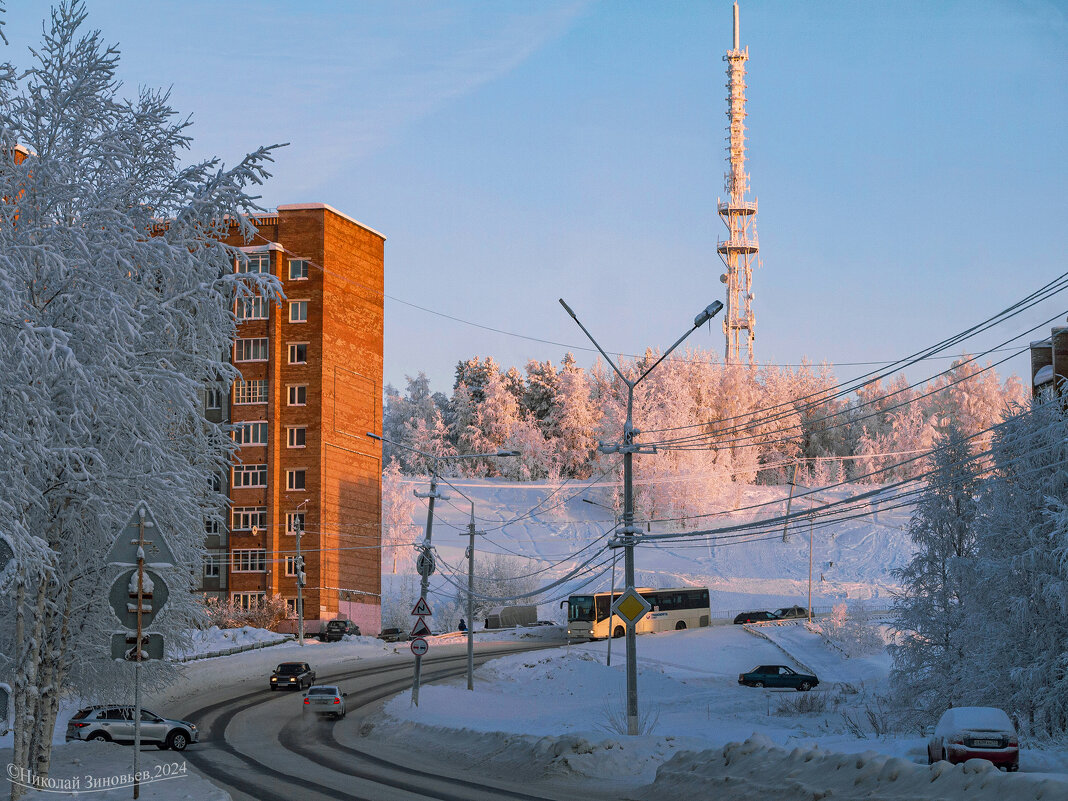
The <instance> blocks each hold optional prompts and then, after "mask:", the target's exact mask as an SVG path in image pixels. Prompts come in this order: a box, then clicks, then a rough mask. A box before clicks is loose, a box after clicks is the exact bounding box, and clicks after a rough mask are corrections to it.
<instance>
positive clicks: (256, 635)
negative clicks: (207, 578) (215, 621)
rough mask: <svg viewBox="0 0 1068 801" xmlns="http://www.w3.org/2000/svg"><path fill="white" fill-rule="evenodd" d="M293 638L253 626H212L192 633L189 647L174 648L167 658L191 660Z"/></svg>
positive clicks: (169, 651)
mask: <svg viewBox="0 0 1068 801" xmlns="http://www.w3.org/2000/svg"><path fill="white" fill-rule="evenodd" d="M291 636H292V635H288V634H279V633H278V632H277V631H268V630H267V629H257V628H253V627H252V626H242V627H241V628H239V629H220V628H219V627H218V626H212V627H211V628H210V629H203V630H197V631H192V632H190V633H189V638H190V642H189V645H188V646H187V647H184V648H172V649H170V650H168V652H167V656H168V657H169V658H171V659H189V658H191V657H195V656H200V655H202V654H213V653H217V652H219V651H225V650H226V649H228V648H239V647H241V646H249V645H257V644H260V643H262V644H264V645H266V644H268V643H280V642H285V641H286V640H288V639H290V638H291Z"/></svg>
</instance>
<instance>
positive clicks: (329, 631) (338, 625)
mask: <svg viewBox="0 0 1068 801" xmlns="http://www.w3.org/2000/svg"><path fill="white" fill-rule="evenodd" d="M346 634H352V635H355V636H356V637H359V636H360V627H359V626H357V625H356V624H355V623H353V622H352V621H351V620H328V621H326V622H325V623H323V625H322V628H320V629H319V639H320V640H322V641H323V642H341V638H342V637H344V636H345V635H346Z"/></svg>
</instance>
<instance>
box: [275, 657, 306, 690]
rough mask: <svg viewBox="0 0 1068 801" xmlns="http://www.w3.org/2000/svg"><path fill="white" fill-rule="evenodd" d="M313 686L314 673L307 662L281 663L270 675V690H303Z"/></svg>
mask: <svg viewBox="0 0 1068 801" xmlns="http://www.w3.org/2000/svg"><path fill="white" fill-rule="evenodd" d="M313 684H315V671H314V670H312V669H311V667H309V665H308V663H307V662H283V663H282V664H280V665H279V666H278V667H276V668H275V669H274V672H273V673H272V674H271V689H272V690H277V689H278V688H279V687H282V688H286V689H293V690H303V689H304V688H305V687H311V686H312V685H313Z"/></svg>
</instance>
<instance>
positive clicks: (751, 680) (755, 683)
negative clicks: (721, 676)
mask: <svg viewBox="0 0 1068 801" xmlns="http://www.w3.org/2000/svg"><path fill="white" fill-rule="evenodd" d="M738 683H739V684H743V685H746V686H748V687H791V688H793V689H795V690H800V691H801V692H808V691H809V690H811V689H812V688H813V687H815V686H816V685H817V684H819V683H820V680H819V679H817V678H816V677H815V676H810V675H808V674H807V673H798V672H797V671H796V670H794V669H793V668H790V667H787V666H786V665H760V666H759V667H755V668H753V669H752V670H750V671H749V672H748V673H742V674H740V675H739V676H738Z"/></svg>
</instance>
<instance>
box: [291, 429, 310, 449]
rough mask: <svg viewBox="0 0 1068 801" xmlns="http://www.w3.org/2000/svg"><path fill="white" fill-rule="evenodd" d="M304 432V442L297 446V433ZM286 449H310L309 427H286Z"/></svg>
mask: <svg viewBox="0 0 1068 801" xmlns="http://www.w3.org/2000/svg"><path fill="white" fill-rule="evenodd" d="M298 431H303V432H304V442H302V443H301V444H299V445H297V444H296V439H297V432H298ZM286 447H287V448H306V447H308V427H307V426H286Z"/></svg>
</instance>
